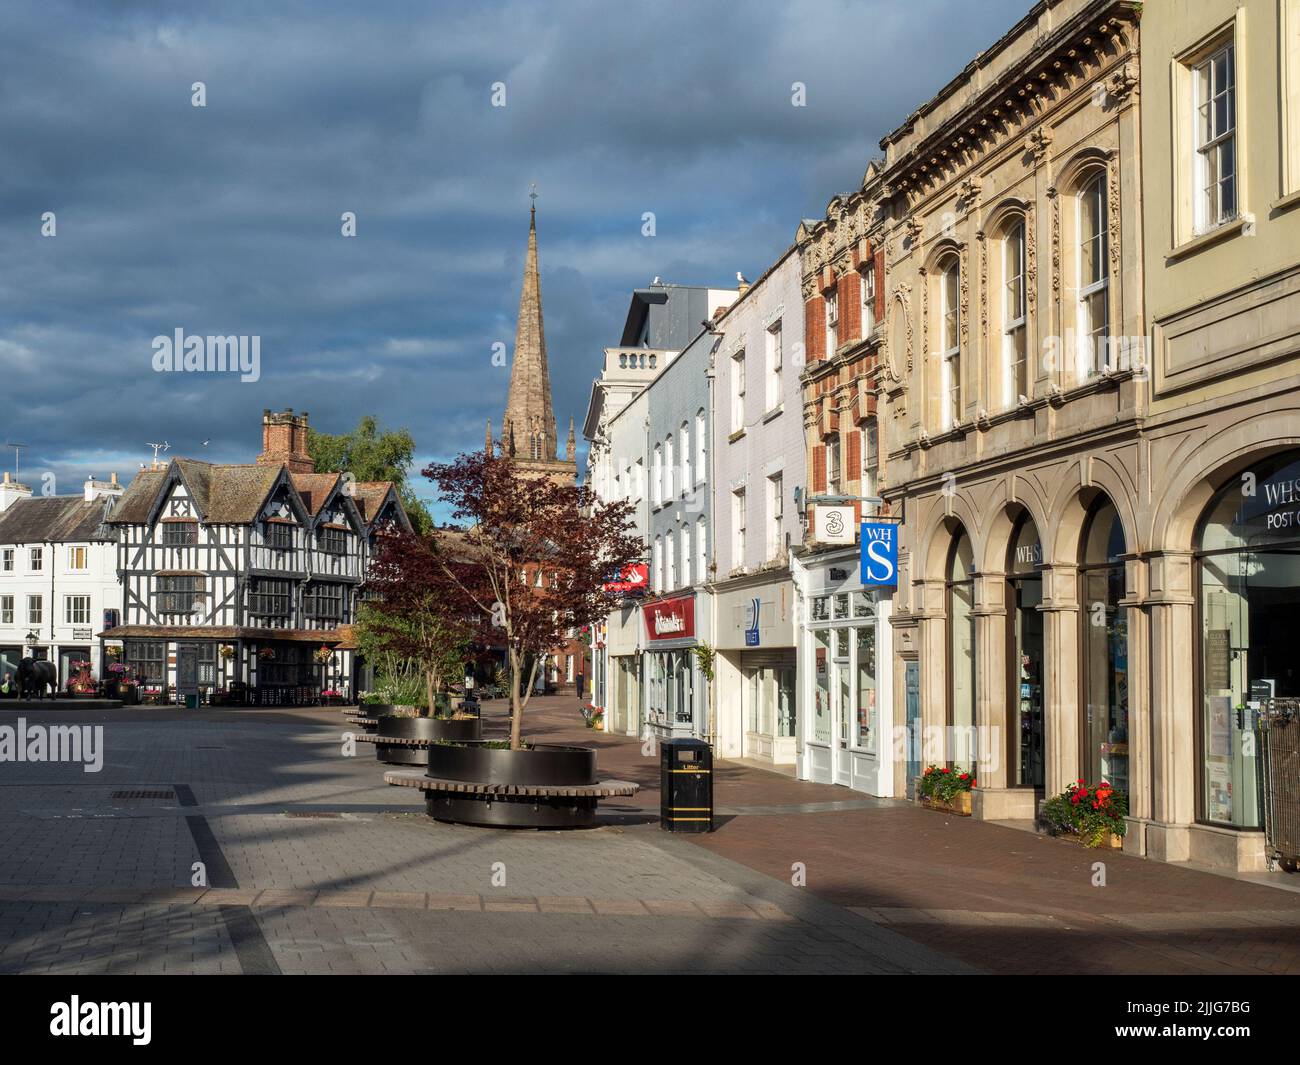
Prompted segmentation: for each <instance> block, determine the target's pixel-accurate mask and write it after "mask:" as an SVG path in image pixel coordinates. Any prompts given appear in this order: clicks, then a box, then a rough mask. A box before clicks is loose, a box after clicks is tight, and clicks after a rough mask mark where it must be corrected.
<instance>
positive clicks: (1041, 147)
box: [1025, 126, 1052, 165]
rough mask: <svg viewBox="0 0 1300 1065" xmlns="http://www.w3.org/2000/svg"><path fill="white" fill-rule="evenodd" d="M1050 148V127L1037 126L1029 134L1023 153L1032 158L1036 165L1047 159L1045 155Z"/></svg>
mask: <svg viewBox="0 0 1300 1065" xmlns="http://www.w3.org/2000/svg"><path fill="white" fill-rule="evenodd" d="M1051 148H1052V129H1051V127H1050V126H1039V127H1038V128H1036V129H1035V130H1034V131H1033V132H1032V133H1030V134H1029V137H1028V139H1027V140H1026V141H1025V151H1027V152H1028V153H1029V154H1030V155H1032V156H1033V157H1034V164H1035V165H1037V164H1039V163H1041V162H1042V161H1043V160H1044V159H1046V158H1047V153H1048V152H1049V151H1050V150H1051Z"/></svg>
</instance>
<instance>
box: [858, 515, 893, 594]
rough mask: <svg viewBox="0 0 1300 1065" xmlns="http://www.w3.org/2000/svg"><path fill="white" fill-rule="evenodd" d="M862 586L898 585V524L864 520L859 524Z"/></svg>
mask: <svg viewBox="0 0 1300 1065" xmlns="http://www.w3.org/2000/svg"><path fill="white" fill-rule="evenodd" d="M859 543H860V544H861V547H862V586H863V587H864V588H896V587H898V526H897V525H895V524H893V523H892V522H877V521H864V522H863V523H862V526H861V538H860V540H859Z"/></svg>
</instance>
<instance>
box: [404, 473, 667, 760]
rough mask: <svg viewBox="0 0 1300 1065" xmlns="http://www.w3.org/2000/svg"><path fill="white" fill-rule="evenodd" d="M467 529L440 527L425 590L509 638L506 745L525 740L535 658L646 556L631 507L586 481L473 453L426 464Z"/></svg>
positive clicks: (588, 619)
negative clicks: (616, 576) (602, 496)
mask: <svg viewBox="0 0 1300 1065" xmlns="http://www.w3.org/2000/svg"><path fill="white" fill-rule="evenodd" d="M424 475H425V476H426V477H428V478H429V479H430V480H432V481H434V482H435V483H436V484H437V486H438V492H439V495H440V497H441V499H442V501H443V502H444V503H445V504H447V505H448V507H449V509H450V510H451V513H452V517H453V518H454V519H455V520H456V521H457V522H463V523H464V525H465V528H463V529H435V530H434V532H433V535H432V540H433V546H434V550H433V559H434V562H435V572H433V573H430V574H429V575H428V581H429V590H430V592H431V593H432V594H433V595H434V597H435V598H436V599H437V600H439V601H442V602H444V603H446V604H447V605H448V607H449V608H453V607H452V604H455V606H454V608H453V609H457V610H465V611H469V612H472V613H473V614H474V615H475V616H476V617H477V619H478V622H479V625H480V628H481V629H482V630H483V632H482V636H481V639H482V640H484V641H486V642H492V643H496V644H498V645H501V644H504V646H505V649H506V666H507V669H508V671H509V674H510V687H509V690H510V747H511V749H512V750H519V749H520V748H521V747H522V746H523V742H522V727H523V714H524V710H525V709H526V708H527V706H528V702H529V700H530V699H531V698H532V692H533V685H534V683H535V682H536V679H537V669H538V666H539V664H540V663H541V662H542V661H544V660H545V658H546V655H547V653H548V652H550V651H551V650H552V649H553V648H555V647H558V646H560V645H561V644H562V643H564V642H565V639H566V638H567V634H568V633H569V632H570V631H571V630H572V629H575V628H581V627H582V626H584V625H591V624H592V623H594V622H596V621H599V620H600V619H601V618H603V617H604V616H605V612H606V610H607V609H608V607H609V601H608V598H607V596H606V594H605V592H604V585H605V583H606V582H607V581H608V580H609V575H610V574H611V573H618V572H621V571H622V568H623V567H624V566H626V565H629V564H630V563H632V562H637V561H640V559H641V556H642V554H643V549H642V546H641V541H640V539H639V538H637V537H635V536H632V535H631V534H630V533H629V529H630V527H631V521H630V516H631V513H632V506H631V504H629V503H627V502H624V501H621V500H620V501H617V502H610V503H603V502H601V501H599V500H598V499H596V497H595V494H594V493H593V492H591V490H590V489H588V488H587V487H586V486H579V485H572V484H563V483H559V482H557V481H554V480H550V479H547V478H544V477H540V476H538V475H536V474H529V473H527V472H525V471H523V470H520V469H519V468H518V467H517V466H516V465H515V464H514V463H513V462H512V461H511V460H510V459H508V458H505V457H501V456H496V455H492V454H488V453H487V452H475V453H471V454H468V455H461V456H459V457H458V458H456V459H455V460H454V461H452V462H448V463H436V464H434V465H432V466H429V467H428V468H427V469H425V470H424Z"/></svg>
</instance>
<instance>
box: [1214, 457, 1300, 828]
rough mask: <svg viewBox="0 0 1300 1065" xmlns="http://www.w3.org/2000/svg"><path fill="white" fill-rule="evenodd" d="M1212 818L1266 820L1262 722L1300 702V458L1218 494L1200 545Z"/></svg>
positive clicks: (1279, 461) (1254, 472)
mask: <svg viewBox="0 0 1300 1065" xmlns="http://www.w3.org/2000/svg"><path fill="white" fill-rule="evenodd" d="M1196 546H1197V570H1198V590H1199V603H1198V607H1199V611H1198V613H1199V624H1200V651H1201V662H1200V679H1201V722H1200V736H1199V737H1198V740H1199V742H1198V753H1199V757H1200V761H1201V794H1200V808H1199V812H1198V815H1199V817H1200V818H1201V819H1202V820H1205V821H1209V822H1212V823H1218V824H1227V825H1234V826H1236V827H1239V828H1258V827H1259V826H1260V824H1261V821H1260V804H1259V786H1260V780H1259V776H1258V766H1259V759H1258V757H1257V755H1258V752H1257V751H1256V750H1255V743H1256V737H1255V731H1254V729H1255V721H1256V717H1257V714H1258V711H1259V709H1260V706H1261V704H1262V702H1263V701H1264V700H1265V699H1268V698H1271V697H1275V696H1276V697H1295V696H1300V655H1297V653H1296V640H1295V618H1296V615H1297V613H1300V453H1297V452H1289V453H1287V454H1286V455H1283V456H1279V457H1277V458H1274V459H1270V460H1269V461H1267V462H1263V463H1260V464H1258V465H1256V466H1254V467H1252V468H1251V469H1249V470H1247V471H1246V472H1245V473H1243V474H1241V475H1239V476H1237V477H1234V478H1232V479H1231V480H1229V481H1228V482H1227V484H1225V485H1224V486H1223V487H1222V488H1221V489H1219V491H1218V493H1217V494H1216V495H1215V497H1214V499H1213V501H1212V502H1211V503H1210V506H1209V508H1208V509H1207V510H1206V513H1205V515H1204V517H1203V518H1202V520H1201V527H1200V530H1199V532H1198V536H1197V540H1196Z"/></svg>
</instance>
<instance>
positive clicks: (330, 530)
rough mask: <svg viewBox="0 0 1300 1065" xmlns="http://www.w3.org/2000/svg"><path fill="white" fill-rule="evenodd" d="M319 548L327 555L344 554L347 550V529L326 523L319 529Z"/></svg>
mask: <svg viewBox="0 0 1300 1065" xmlns="http://www.w3.org/2000/svg"><path fill="white" fill-rule="evenodd" d="M320 549H321V550H322V551H324V552H325V553H326V554H327V555H345V554H347V551H348V536H347V530H346V529H342V528H337V527H335V526H333V525H326V526H325V527H323V528H322V529H321V531H320Z"/></svg>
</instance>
